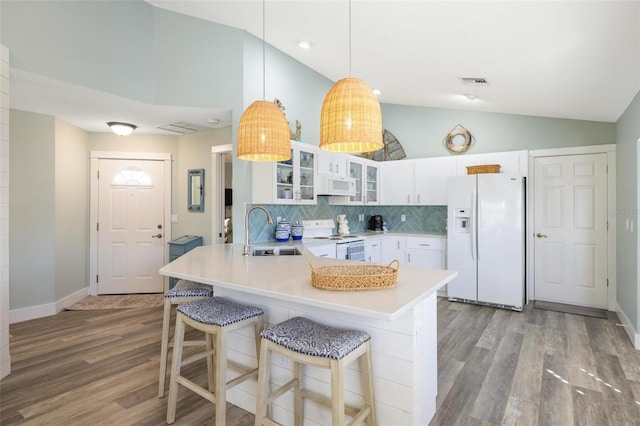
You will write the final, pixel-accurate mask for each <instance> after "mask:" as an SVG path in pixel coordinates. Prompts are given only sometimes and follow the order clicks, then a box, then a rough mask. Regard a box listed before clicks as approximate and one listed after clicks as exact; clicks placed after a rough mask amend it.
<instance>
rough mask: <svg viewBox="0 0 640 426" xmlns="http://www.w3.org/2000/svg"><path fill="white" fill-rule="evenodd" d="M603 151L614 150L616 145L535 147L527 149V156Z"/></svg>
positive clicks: (554, 155) (599, 152) (553, 155)
mask: <svg viewBox="0 0 640 426" xmlns="http://www.w3.org/2000/svg"><path fill="white" fill-rule="evenodd" d="M604 152H616V145H615V144H607V145H587V146H573V147H569V148H551V149H536V150H532V151H529V158H531V157H556V156H559V155H580V154H601V153H604ZM529 166H531V162H529ZM529 169H530V170H531V167H529Z"/></svg>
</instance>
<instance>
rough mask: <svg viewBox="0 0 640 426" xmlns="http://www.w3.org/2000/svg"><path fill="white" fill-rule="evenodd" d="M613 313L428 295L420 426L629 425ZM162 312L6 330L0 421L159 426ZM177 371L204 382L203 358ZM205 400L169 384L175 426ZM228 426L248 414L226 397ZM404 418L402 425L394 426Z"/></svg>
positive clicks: (208, 408)
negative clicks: (430, 346)
mask: <svg viewBox="0 0 640 426" xmlns="http://www.w3.org/2000/svg"><path fill="white" fill-rule="evenodd" d="M616 322H617V318H616V317H615V315H613V314H610V318H609V319H608V320H602V319H596V318H587V317H580V316H576V315H570V314H561V313H557V312H551V311H541V310H532V309H531V305H528V307H527V309H525V311H524V312H523V313H517V312H510V311H505V310H498V309H493V308H489V307H481V306H474V305H467V304H460V303H451V302H449V301H447V300H445V299H439V301H438V333H439V336H438V358H439V360H438V362H439V368H438V370H439V378H438V381H439V397H438V407H439V408H438V411H437V413H436V416H435V417H434V419H433V420H432V422H431V425H500V424H509V425H516V424H517V425H529V424H539V425H553V426H555V425H561V426H562V425H572V424H576V425H598V426H600V425H640V351H636V350H634V349H633V348H632V346H631V344H630V342H629V340H628V338H627V337H626V335H625V334H624V331H623V330H622V328H621V327H618V326H616V325H615V324H616ZM161 326H162V309H161V308H154V309H127V310H112V311H65V312H61V313H59V314H58V315H55V316H53V317H48V318H42V319H37V320H32V321H25V322H23V323H18V324H12V325H11V327H10V332H11V337H10V344H11V356H12V361H13V363H12V374H11V375H10V376H8V377H6V378H4V379H3V380H2V381H0V424H1V425H2V426H7V425H14V424H32V425H42V424H50V425H65V426H69V425H133V424H135V425H162V424H165V422H164V419H165V414H166V412H165V410H166V407H165V404H166V398H165V399H158V398H157V377H158V376H157V375H158V368H159V353H160V329H161ZM185 370H186V371H190V373H189V374H191V375H193V377H197V378H198V380H199V381H200V382H201V383H203V384H204V383H205V381H206V377H205V374H204V370H205V364H204V360H203V364H202V365H201V366H200V365H197V364H194V365H191V366H188V367H187V368H186V369H185ZM214 410H215V408H214V407H213V405H212V404H210V403H208V402H207V401H205V400H204V399H202V398H200V397H199V396H197V395H195V394H193V393H191V392H188V391H185V390H184V389H181V390H180V394H179V402H178V414H177V418H176V423H175V424H176V425H204V424H209V425H211V424H213V423H212V419H213V416H214V412H215V411H214ZM227 410H228V411H227V424H228V425H241V426H244V425H251V424H253V419H254V417H253V415H252V414H250V413H247V412H246V411H244V410H242V409H240V408H238V407H235V406H232V405H231V404H228V405H227ZM397 426H404V425H397Z"/></svg>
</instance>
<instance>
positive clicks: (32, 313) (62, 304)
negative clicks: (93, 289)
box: [9, 287, 89, 324]
mask: <svg viewBox="0 0 640 426" xmlns="http://www.w3.org/2000/svg"><path fill="white" fill-rule="evenodd" d="M88 294H89V289H88V288H86V287H85V288H82V289H80V290H78V291H76V292H74V293H71V294H70V295H68V296H65V297H63V298H62V299H59V300H57V301H56V302H53V303H47V304H44V305H38V306H29V307H28V308H21V309H13V310H10V311H9V324H13V323H16V322H22V321H28V320H32V319H36V318H43V317H48V316H51V315H55V314H57V313H58V312H60V311H62V310H64V308H66V307H67V306H71V305H73V304H74V303H76V302H79V301H80V300H82V299H84V298H85V297H87V295H88Z"/></svg>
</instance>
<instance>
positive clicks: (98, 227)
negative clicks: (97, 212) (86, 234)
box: [96, 222, 100, 231]
mask: <svg viewBox="0 0 640 426" xmlns="http://www.w3.org/2000/svg"><path fill="white" fill-rule="evenodd" d="M96 231H100V222H96Z"/></svg>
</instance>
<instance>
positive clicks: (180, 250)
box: [168, 235, 202, 289]
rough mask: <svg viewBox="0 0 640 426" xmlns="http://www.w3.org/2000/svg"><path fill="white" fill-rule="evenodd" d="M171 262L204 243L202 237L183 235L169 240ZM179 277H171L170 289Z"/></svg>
mask: <svg viewBox="0 0 640 426" xmlns="http://www.w3.org/2000/svg"><path fill="white" fill-rule="evenodd" d="M168 244H169V262H173V261H174V260H176V259H177V258H179V257H180V256H182V255H183V254H185V253H187V252H188V251H191V250H193V249H194V248H196V247H199V246H201V245H202V237H199V236H197V235H183V236H181V237H178V238H176V239H173V240H171V241H169V243H168ZM177 282H178V278H171V279H169V289H172V288H173V287H174V286H175V285H176V283H177Z"/></svg>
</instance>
